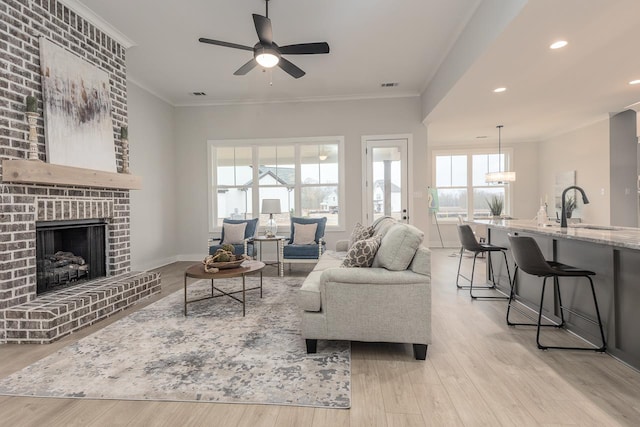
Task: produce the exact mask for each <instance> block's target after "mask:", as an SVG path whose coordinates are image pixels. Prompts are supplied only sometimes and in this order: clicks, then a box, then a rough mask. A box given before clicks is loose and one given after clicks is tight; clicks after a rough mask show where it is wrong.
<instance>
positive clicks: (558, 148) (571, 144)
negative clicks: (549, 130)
mask: <svg viewBox="0 0 640 427" xmlns="http://www.w3.org/2000/svg"><path fill="white" fill-rule="evenodd" d="M609 161H610V160H609V118H608V117H607V118H603V120H601V121H599V122H597V123H594V124H592V125H589V126H585V127H583V128H580V129H577V130H574V131H571V132H568V133H566V134H563V135H560V136H557V137H554V138H551V139H549V140H546V141H543V142H541V143H540V144H539V165H540V166H539V169H540V170H539V175H538V177H539V178H538V186H539V188H540V192H539V194H548V195H549V214H550V215H555V214H554V209H553V194H554V183H555V176H556V174H557V173H560V172H567V171H571V170H575V171H576V185H578V186H580V187H582V188H583V189H584V191H585V193H587V197H589V201H590V203H589V204H588V205H582V200H581V199H580V197H578V200H579V202H578V210H576V212H575V216H576V217H579V218H582V221H583V222H587V223H591V224H603V225H608V224H609V223H610V215H609V212H610V211H609V205H610V203H609V197H610V194H609V191H610V178H609V171H610V166H609ZM603 193H604V194H603Z"/></svg>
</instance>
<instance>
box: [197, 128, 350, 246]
mask: <svg viewBox="0 0 640 427" xmlns="http://www.w3.org/2000/svg"><path fill="white" fill-rule="evenodd" d="M208 144H209V159H208V172H209V188H210V190H209V191H210V196H211V197H210V203H209V218H210V220H209V231H210V232H213V231H219V230H220V228H221V226H222V221H223V219H225V218H231V219H250V218H256V217H259V218H260V221H259V224H260V225H261V226H264V225H265V224H266V223H267V221H268V220H269V215H268V214H261V213H260V207H261V206H262V200H263V199H279V200H280V208H281V213H280V214H274V219H275V220H276V222H277V224H278V229H279V230H282V232H283V233H284V234H286V232H287V231H288V227H289V225H290V218H291V216H302V217H311V218H317V217H327V227H328V228H329V229H331V228H334V229H339V228H340V227H341V225H342V224H343V223H344V220H343V212H342V211H343V210H341V209H340V207H341V206H344V188H343V187H344V179H343V177H344V165H343V163H342V162H341V161H340V159H342V158H343V155H342V153H343V152H344V138H343V137H319V138H295V139H291V138H287V139H269V140H224V141H209V143H208Z"/></svg>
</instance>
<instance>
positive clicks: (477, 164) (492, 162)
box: [432, 149, 512, 221]
mask: <svg viewBox="0 0 640 427" xmlns="http://www.w3.org/2000/svg"><path fill="white" fill-rule="evenodd" d="M511 156H512V151H511V150H502V153H501V154H500V155H498V153H495V152H491V150H489V149H487V150H449V151H440V150H438V151H433V153H432V161H433V168H432V170H433V180H432V182H433V183H434V187H435V188H436V189H437V191H438V212H437V215H438V220H444V221H447V220H451V221H454V220H455V221H457V219H458V216H460V215H462V216H463V217H466V218H474V219H483V218H490V217H491V212H490V210H489V205H488V203H489V202H490V201H491V200H492V198H493V197H498V198H500V199H502V201H503V204H504V207H503V210H502V215H509V214H510V212H511V208H510V198H511V197H510V196H511V193H510V187H509V185H508V184H489V183H487V182H485V174H487V173H488V172H496V171H498V170H499V168H501V169H500V170H507V169H508V164H509V163H510V162H509V159H510V158H511ZM499 163H502V164H501V165H500V164H499Z"/></svg>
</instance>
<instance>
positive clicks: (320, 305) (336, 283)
mask: <svg viewBox="0 0 640 427" xmlns="http://www.w3.org/2000/svg"><path fill="white" fill-rule="evenodd" d="M374 233H377V234H384V235H383V237H382V241H381V245H380V248H379V249H378V252H377V254H376V257H375V258H374V261H373V267H371V268H341V267H340V265H341V264H342V261H343V258H344V255H345V254H344V253H342V254H341V253H340V252H337V251H336V252H333V251H327V252H326V253H325V254H323V255H322V257H321V258H320V261H319V262H318V264H317V265H316V267H315V268H314V269H313V271H312V272H311V273H310V274H309V276H307V278H306V279H305V281H304V283H303V284H302V287H301V289H300V291H299V292H298V305H299V307H300V308H301V309H302V311H303V312H302V328H301V330H302V337H303V338H304V339H305V340H306V346H307V352H308V353H315V352H316V350H317V344H318V340H349V341H365V342H394V343H411V344H413V353H414V357H415V358H416V359H418V360H424V359H425V358H426V353H427V346H428V344H430V343H431V273H430V270H431V253H430V251H429V250H428V249H427V248H425V247H423V246H421V243H422V239H423V237H424V235H423V233H422V232H421V231H420V230H418V229H417V228H415V227H413V226H411V225H407V224H400V223H395V221H394V220H392V219H385V220H383V221H380V222H378V223H377V224H375V231H374ZM347 247H348V242H339V243H338V245H337V246H336V248H337V249H346V248H347Z"/></svg>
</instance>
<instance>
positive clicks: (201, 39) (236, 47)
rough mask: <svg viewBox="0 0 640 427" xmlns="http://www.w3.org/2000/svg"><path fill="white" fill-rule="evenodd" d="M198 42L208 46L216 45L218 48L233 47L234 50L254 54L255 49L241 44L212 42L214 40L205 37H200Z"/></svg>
mask: <svg viewBox="0 0 640 427" xmlns="http://www.w3.org/2000/svg"><path fill="white" fill-rule="evenodd" d="M198 41H199V42H200V43H208V44H215V45H217V46H224V47H231V48H233V49H242V50H250V51H252V52H253V48H252V47H249V46H244V45H241V44H236V43H229V42H222V41H220V40H212V39H206V38H204V37H200V38H199V39H198Z"/></svg>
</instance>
